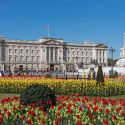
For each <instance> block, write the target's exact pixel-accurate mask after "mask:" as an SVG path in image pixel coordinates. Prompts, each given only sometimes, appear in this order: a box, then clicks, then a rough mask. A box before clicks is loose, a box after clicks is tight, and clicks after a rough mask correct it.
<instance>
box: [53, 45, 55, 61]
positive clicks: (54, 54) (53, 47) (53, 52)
mask: <svg viewBox="0 0 125 125" xmlns="http://www.w3.org/2000/svg"><path fill="white" fill-rule="evenodd" d="M53 62H54V63H55V47H53Z"/></svg>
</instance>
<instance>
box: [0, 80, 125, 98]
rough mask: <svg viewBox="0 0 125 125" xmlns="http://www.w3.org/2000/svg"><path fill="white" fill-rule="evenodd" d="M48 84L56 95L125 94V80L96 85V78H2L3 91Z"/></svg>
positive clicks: (16, 90) (14, 90) (0, 81)
mask: <svg viewBox="0 0 125 125" xmlns="http://www.w3.org/2000/svg"><path fill="white" fill-rule="evenodd" d="M36 83H37V84H47V85H48V86H49V87H50V88H51V89H53V90H54V92H55V94H56V95H70V94H75V93H80V95H84V96H90V95H91V96H111V95H113V96H115V95H125V82H124V81H118V80H107V81H105V82H104V84H103V85H102V86H99V87H98V86H96V81H94V80H58V79H40V78H33V79H32V78H6V79H4V78H1V79H0V92H1V93H20V92H21V91H22V90H23V89H25V88H26V87H27V86H29V85H31V84H36Z"/></svg>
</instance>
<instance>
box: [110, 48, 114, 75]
mask: <svg viewBox="0 0 125 125" xmlns="http://www.w3.org/2000/svg"><path fill="white" fill-rule="evenodd" d="M109 51H110V52H111V58H112V66H111V73H112V74H113V52H114V51H115V49H114V48H113V47H111V48H110V49H109Z"/></svg>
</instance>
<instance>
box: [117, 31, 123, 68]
mask: <svg viewBox="0 0 125 125" xmlns="http://www.w3.org/2000/svg"><path fill="white" fill-rule="evenodd" d="M120 50H121V52H120V57H119V58H118V60H117V62H116V66H117V67H125V33H124V45H123V48H121V49H120Z"/></svg>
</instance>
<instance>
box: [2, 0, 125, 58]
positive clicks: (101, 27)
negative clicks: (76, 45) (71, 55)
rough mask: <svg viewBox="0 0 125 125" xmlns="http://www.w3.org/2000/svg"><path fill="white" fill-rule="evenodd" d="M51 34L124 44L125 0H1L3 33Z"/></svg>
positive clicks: (17, 35)
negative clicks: (48, 27) (48, 31)
mask: <svg viewBox="0 0 125 125" xmlns="http://www.w3.org/2000/svg"><path fill="white" fill-rule="evenodd" d="M47 24H49V25H50V36H51V37H56V38H63V39H64V40H65V41H68V42H71V41H73V42H74V41H75V42H77V41H78V42H82V41H84V40H90V41H95V42H104V43H107V44H108V46H109V47H111V46H112V47H114V48H115V49H116V51H115V53H114V54H115V58H117V57H118V56H119V52H120V48H121V47H122V46H123V33H124V32H125V0H0V34H1V35H4V36H5V37H7V38H8V39H29V40H30V39H31V40H34V39H38V38H40V37H44V36H47V28H46V26H47Z"/></svg>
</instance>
